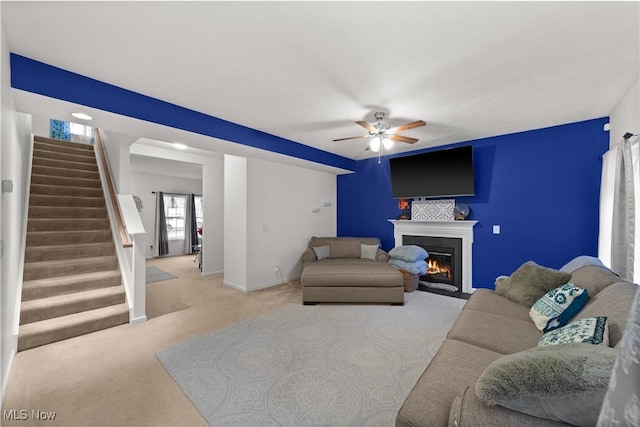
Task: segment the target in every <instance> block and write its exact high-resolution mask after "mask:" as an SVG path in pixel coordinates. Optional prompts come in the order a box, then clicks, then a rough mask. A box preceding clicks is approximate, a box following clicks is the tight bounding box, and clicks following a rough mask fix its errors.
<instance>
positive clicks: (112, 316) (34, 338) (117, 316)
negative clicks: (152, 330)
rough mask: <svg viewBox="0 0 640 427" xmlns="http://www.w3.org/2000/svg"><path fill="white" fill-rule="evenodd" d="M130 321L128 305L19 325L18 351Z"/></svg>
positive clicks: (123, 304)
mask: <svg viewBox="0 0 640 427" xmlns="http://www.w3.org/2000/svg"><path fill="white" fill-rule="evenodd" d="M128 321H129V306H128V305H127V303H122V304H118V305H112V306H109V307H103V308H97V309H94V310H89V311H84V312H80V313H74V314H68V315H66V316H61V317H56V318H53V319H47V320H41V321H38V322H33V323H27V324H25V325H21V326H20V330H19V333H18V351H23V350H27V349H29V348H33V347H38V346H41V345H45V344H50V343H52V342H56V341H61V340H64V339H69V338H73V337H76V336H80V335H84V334H88V333H92V332H96V331H99V330H102V329H107V328H110V327H113V326H118V325H121V324H125V323H127V322H128Z"/></svg>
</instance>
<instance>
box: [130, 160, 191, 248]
mask: <svg viewBox="0 0 640 427" xmlns="http://www.w3.org/2000/svg"><path fill="white" fill-rule="evenodd" d="M164 162H166V161H161V160H160V159H158V168H159V169H160V170H158V172H157V173H156V174H152V173H149V172H141V171H136V170H134V171H131V174H130V175H131V180H130V182H129V188H130V190H131V193H130V194H132V195H134V196H138V197H140V198H141V199H142V204H143V206H144V207H143V209H142V211H140V218H141V219H142V224H143V225H144V229H145V231H146V232H147V247H146V251H145V255H146V257H147V258H153V249H152V245H154V241H153V239H154V224H155V194H153V193H152V191H162V192H164V193H182V194H189V193H194V194H202V180H197V179H190V178H178V177H173V176H166V175H163V174H162V170H161V169H162V165H163V164H164ZM184 253H185V252H184V240H171V241H169V255H180V254H184Z"/></svg>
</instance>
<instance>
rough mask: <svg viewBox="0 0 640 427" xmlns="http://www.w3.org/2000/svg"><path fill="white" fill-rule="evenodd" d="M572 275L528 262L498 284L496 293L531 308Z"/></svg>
mask: <svg viewBox="0 0 640 427" xmlns="http://www.w3.org/2000/svg"><path fill="white" fill-rule="evenodd" d="M569 279H571V274H569V273H564V272H562V271H558V270H554V269H553V268H548V267H542V266H540V265H538V264H536V263H535V262H533V261H527V262H525V263H524V264H522V265H521V266H520V268H518V269H517V270H516V271H515V272H514V273H513V274H512V275H511V276H510V277H509V278H507V279H504V280H501V281H499V282H497V283H496V293H497V294H498V295H502V296H503V297H505V298H508V299H510V300H511V301H513V302H516V303H518V304H520V305H524V306H525V307H528V308H531V306H532V305H533V304H535V303H536V301H538V300H539V299H540V298H541V297H542V296H543V295H544V294H546V293H547V292H549V291H551V290H552V289H555V288H557V287H559V286H562V285H564V284H565V283H567V282H568V281H569Z"/></svg>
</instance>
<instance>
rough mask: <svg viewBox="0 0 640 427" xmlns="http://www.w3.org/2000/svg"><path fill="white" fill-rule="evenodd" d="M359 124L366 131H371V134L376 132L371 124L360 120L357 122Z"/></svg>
mask: <svg viewBox="0 0 640 427" xmlns="http://www.w3.org/2000/svg"><path fill="white" fill-rule="evenodd" d="M356 123H357V124H359V125H360V126H362V127H363V128H365V129H366V130H368V131H370V132H375V130H376V129H375V128H374V127H373V126H371V125H370V124H369V123H367V122H365V121H363V120H360V121H357V122H356Z"/></svg>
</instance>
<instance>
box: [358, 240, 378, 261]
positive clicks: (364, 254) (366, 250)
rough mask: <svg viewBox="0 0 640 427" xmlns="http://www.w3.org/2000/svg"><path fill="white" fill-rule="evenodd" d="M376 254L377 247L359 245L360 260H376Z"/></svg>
mask: <svg viewBox="0 0 640 427" xmlns="http://www.w3.org/2000/svg"><path fill="white" fill-rule="evenodd" d="M377 253H378V245H365V244H364V243H360V258H366V259H373V260H375V259H376V254H377Z"/></svg>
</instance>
